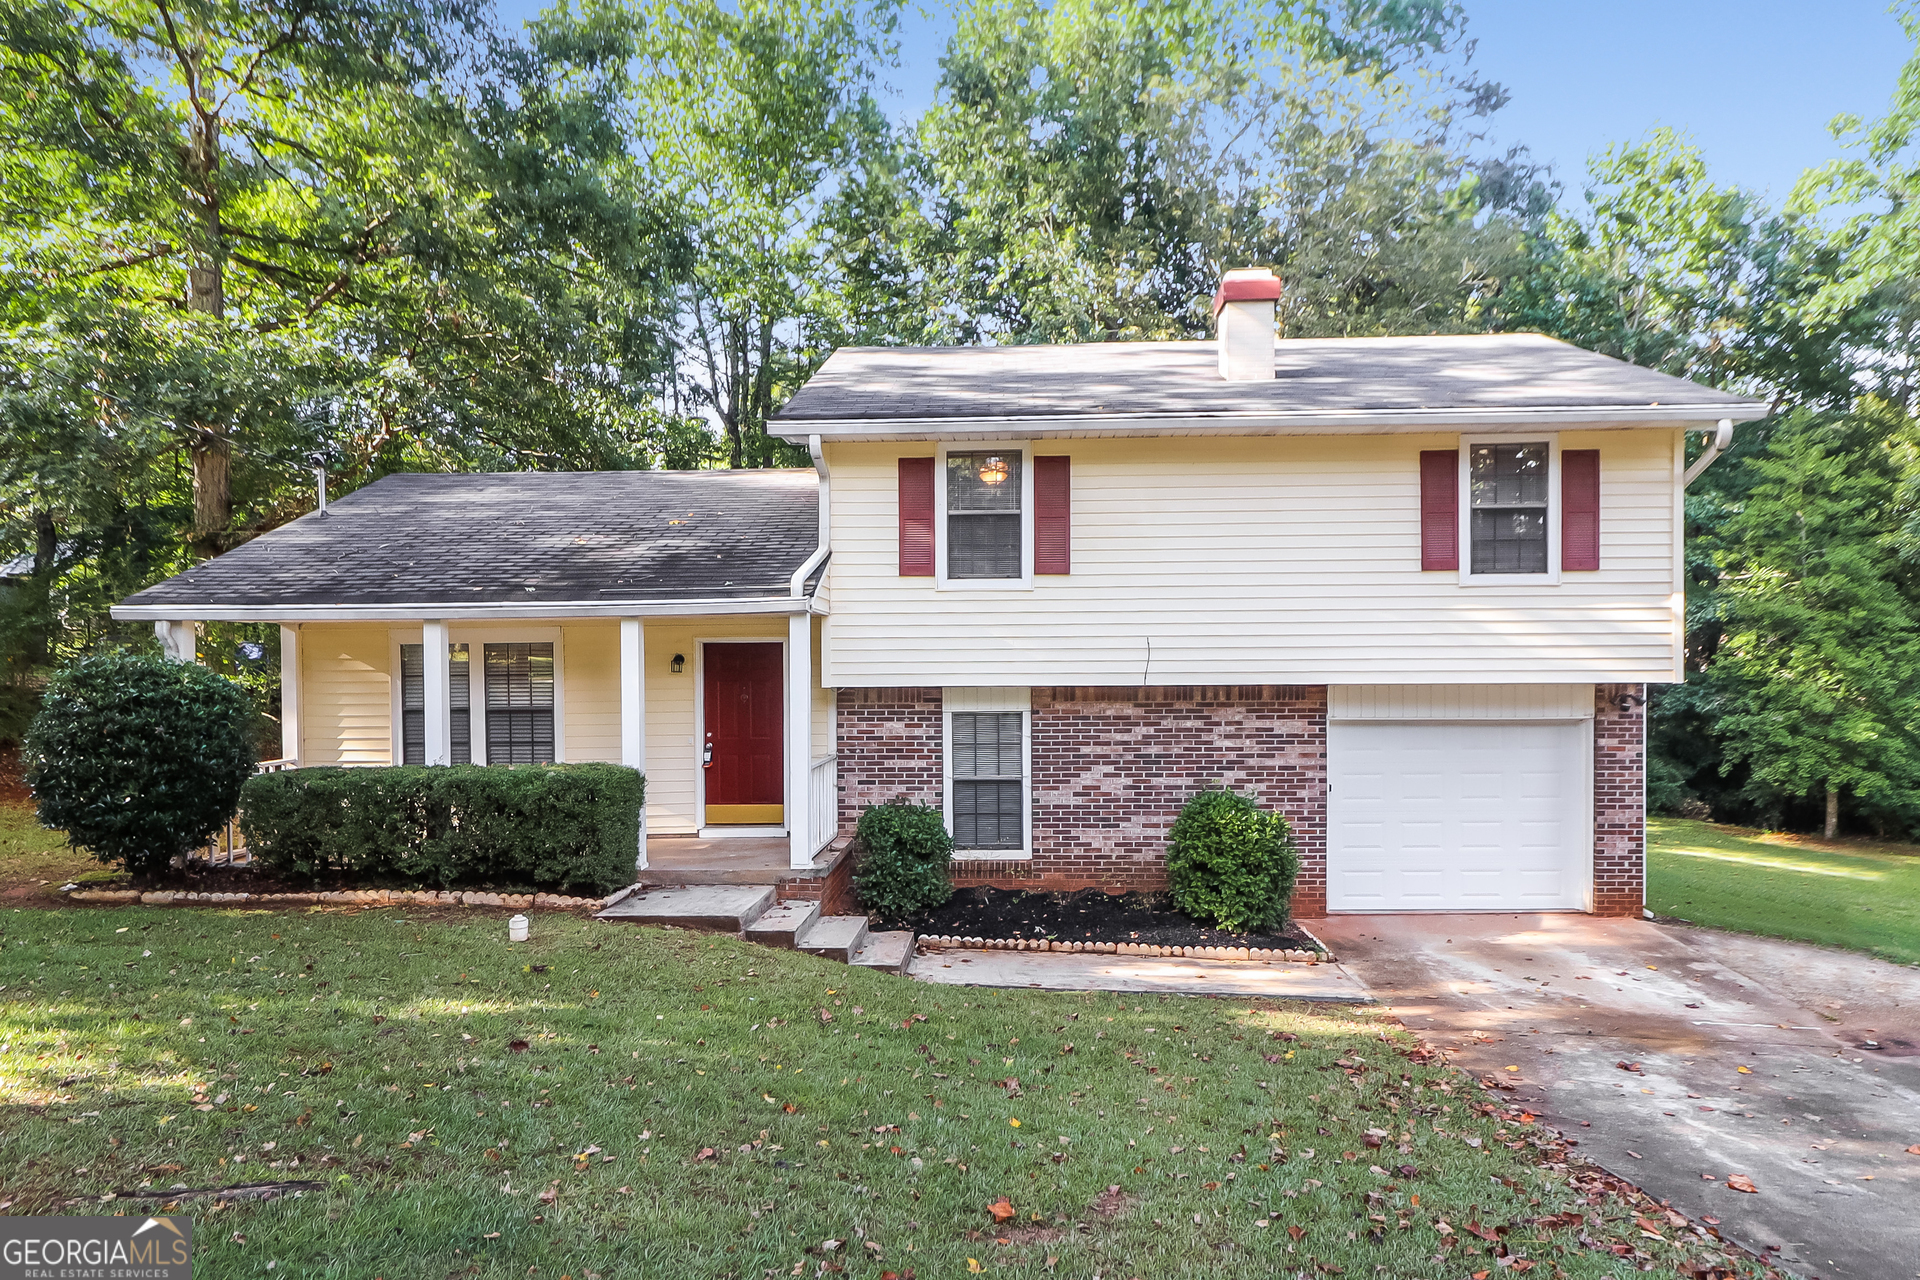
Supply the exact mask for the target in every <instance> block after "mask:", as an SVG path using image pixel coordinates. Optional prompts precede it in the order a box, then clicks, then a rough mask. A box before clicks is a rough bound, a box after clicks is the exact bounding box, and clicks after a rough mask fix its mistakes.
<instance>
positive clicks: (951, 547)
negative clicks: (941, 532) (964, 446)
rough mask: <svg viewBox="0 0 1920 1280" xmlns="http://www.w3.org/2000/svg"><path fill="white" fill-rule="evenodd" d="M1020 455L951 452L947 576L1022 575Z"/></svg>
mask: <svg viewBox="0 0 1920 1280" xmlns="http://www.w3.org/2000/svg"><path fill="white" fill-rule="evenodd" d="M1020 489H1021V475H1020V454H1019V453H1018V452H1017V451H1016V452H1008V453H949V454H948V455H947V577H949V578H1018V577H1021V576H1022V570H1021V564H1020V560H1021V554H1020V552H1021V547H1020V516H1021V511H1020Z"/></svg>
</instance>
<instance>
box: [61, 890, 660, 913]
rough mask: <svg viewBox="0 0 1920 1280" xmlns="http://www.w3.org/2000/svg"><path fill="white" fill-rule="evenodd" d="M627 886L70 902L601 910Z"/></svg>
mask: <svg viewBox="0 0 1920 1280" xmlns="http://www.w3.org/2000/svg"><path fill="white" fill-rule="evenodd" d="M626 892H629V891H628V890H622V891H620V893H618V894H615V895H613V896H612V897H609V898H577V897H573V896H571V895H569V894H564V893H493V892H490V891H485V890H475V889H334V890H323V891H318V892H312V893H202V892H199V891H192V890H182V889H149V890H145V891H142V890H139V889H74V890H71V891H69V892H68V893H67V894H66V899H67V901H69V902H96V903H113V902H118V903H128V902H138V903H141V904H143V905H146V906H155V907H164V906H237V905H254V906H355V907H401V906H427V907H511V908H514V909H517V910H521V911H525V910H528V909H529V908H531V909H533V910H536V911H579V910H581V909H583V908H591V909H592V910H595V911H599V910H603V909H605V907H606V906H607V904H608V903H610V902H613V901H617V900H618V898H619V897H621V896H623V895H624V894H625V893H626Z"/></svg>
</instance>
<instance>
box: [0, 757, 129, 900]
mask: <svg viewBox="0 0 1920 1280" xmlns="http://www.w3.org/2000/svg"><path fill="white" fill-rule="evenodd" d="M4 785H5V779H0V787H4ZM82 876H86V877H89V878H92V879H107V878H109V873H108V871H107V868H105V867H103V866H101V865H100V864H99V863H98V862H96V861H95V860H94V859H93V858H91V857H89V856H88V855H86V854H84V853H79V852H77V851H75V850H73V849H69V848H68V847H67V837H66V836H65V835H64V834H63V833H61V832H58V831H49V830H47V829H46V828H45V827H43V826H41V825H40V822H39V820H38V819H36V818H35V817H34V814H33V802H32V801H30V800H27V801H22V800H16V799H13V798H10V797H7V796H4V795H0V901H4V900H5V899H7V898H14V899H19V898H32V897H43V896H45V894H46V886H48V885H51V886H53V887H55V888H58V887H59V886H60V885H63V884H66V883H67V882H68V881H69V880H76V879H79V878H80V877H82Z"/></svg>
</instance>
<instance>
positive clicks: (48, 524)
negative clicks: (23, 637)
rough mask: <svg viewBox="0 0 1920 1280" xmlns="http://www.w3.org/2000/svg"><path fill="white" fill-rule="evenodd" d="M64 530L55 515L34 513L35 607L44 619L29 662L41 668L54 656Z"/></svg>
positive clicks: (37, 624) (36, 632) (35, 626)
mask: <svg viewBox="0 0 1920 1280" xmlns="http://www.w3.org/2000/svg"><path fill="white" fill-rule="evenodd" d="M59 558H60V530H59V528H58V527H57V526H56V525H55V524H54V523H53V512H51V511H46V510H40V511H35V512H34V513H33V604H34V608H35V609H36V610H37V611H38V612H39V614H40V616H39V617H38V618H36V619H35V620H34V622H33V631H32V634H31V639H30V640H29V648H28V653H27V661H28V662H30V663H33V664H35V665H38V664H40V663H43V662H45V661H46V660H47V658H48V657H49V656H50V655H51V654H52V652H53V626H54V623H53V575H54V571H55V570H56V569H57V568H58V567H59V564H58V562H59Z"/></svg>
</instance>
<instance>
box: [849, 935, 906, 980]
mask: <svg viewBox="0 0 1920 1280" xmlns="http://www.w3.org/2000/svg"><path fill="white" fill-rule="evenodd" d="M911 959H913V930H911V929H898V930H895V929H889V930H887V931H886V932H884V933H870V934H868V935H867V940H866V942H865V944H864V945H862V946H861V948H860V949H859V950H858V951H856V952H854V953H853V959H852V960H850V961H848V963H849V964H856V965H859V966H860V967H861V968H863V969H879V970H881V971H882V972H885V973H905V972H906V971H907V961H909V960H911Z"/></svg>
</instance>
